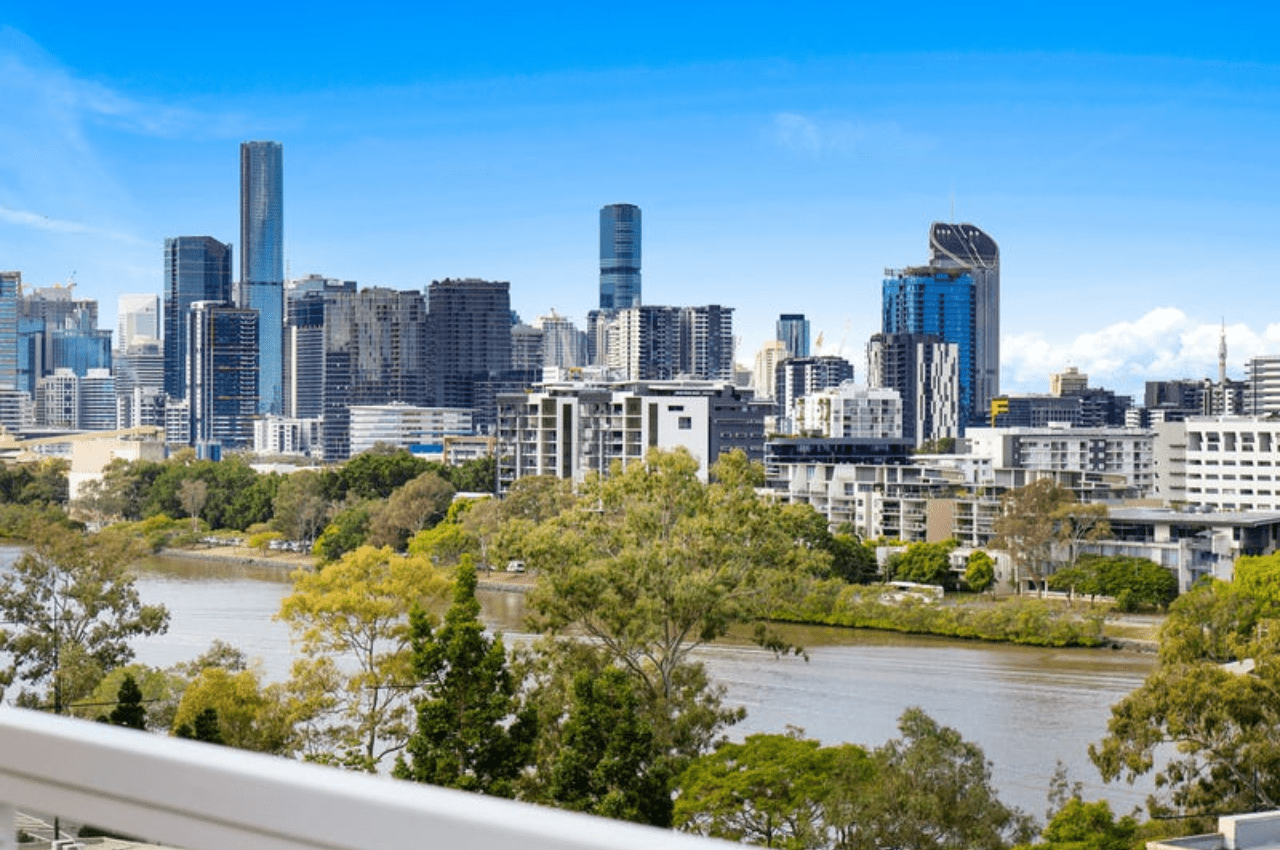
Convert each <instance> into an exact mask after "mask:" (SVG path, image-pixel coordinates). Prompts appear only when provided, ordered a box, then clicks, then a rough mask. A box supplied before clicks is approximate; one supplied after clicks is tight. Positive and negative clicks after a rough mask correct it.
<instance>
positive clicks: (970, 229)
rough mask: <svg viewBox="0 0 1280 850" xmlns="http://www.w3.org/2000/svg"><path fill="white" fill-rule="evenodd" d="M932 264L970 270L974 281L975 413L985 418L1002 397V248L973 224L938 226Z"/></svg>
mask: <svg viewBox="0 0 1280 850" xmlns="http://www.w3.org/2000/svg"><path fill="white" fill-rule="evenodd" d="M929 262H930V263H931V264H932V265H934V266H937V267H940V268H963V269H967V270H968V271H969V275H970V277H972V278H973V367H972V368H973V378H972V381H973V405H974V407H973V412H974V413H975V414H976V415H977V416H978V417H979V418H984V417H985V416H986V413H987V409H988V408H989V407H990V406H991V399H993V398H995V397H996V396H998V395H1000V247H999V246H998V245H996V241H995V240H994V239H992V238H991V237H990V236H988V235H987V234H986V233H984V232H983V231H982V230H981V229H979V228H977V227H975V226H974V225H972V224H944V223H940V222H935V223H934V224H933V226H932V227H930V228H929Z"/></svg>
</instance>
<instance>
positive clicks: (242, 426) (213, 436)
mask: <svg viewBox="0 0 1280 850" xmlns="http://www.w3.org/2000/svg"><path fill="white" fill-rule="evenodd" d="M257 342H258V314H257V313H256V312H255V311H253V310H249V309H246V308H241V307H233V306H232V305H231V304H227V303H224V302H217V301H197V302H195V303H194V304H192V305H191V308H190V309H189V310H188V311H187V362H186V367H187V369H186V372H187V403H188V407H189V411H190V416H191V442H192V443H193V444H194V445H196V446H198V447H204V446H218V447H219V448H227V449H232V448H246V447H249V446H252V445H253V418H254V415H255V414H256V413H257V411H258V397H257V389H258V374H257V373H258V362H259V361H258V356H257V352H256V351H255V349H256V348H257Z"/></svg>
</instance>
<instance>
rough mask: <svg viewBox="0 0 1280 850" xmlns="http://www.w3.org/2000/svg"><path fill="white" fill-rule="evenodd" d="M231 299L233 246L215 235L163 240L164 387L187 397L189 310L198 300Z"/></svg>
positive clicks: (176, 395)
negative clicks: (214, 236) (220, 240)
mask: <svg viewBox="0 0 1280 850" xmlns="http://www.w3.org/2000/svg"><path fill="white" fill-rule="evenodd" d="M230 300H231V246H230V245H227V244H223V243H222V242H219V241H218V240H217V239H214V238H213V237H212V236H176V237H173V238H171V239H166V240H164V391H165V393H166V394H167V395H168V396H169V397H170V398H173V399H183V398H186V397H187V377H186V364H187V313H188V311H189V310H190V309H191V305H192V304H194V303H196V302H197V301H219V302H225V301H230Z"/></svg>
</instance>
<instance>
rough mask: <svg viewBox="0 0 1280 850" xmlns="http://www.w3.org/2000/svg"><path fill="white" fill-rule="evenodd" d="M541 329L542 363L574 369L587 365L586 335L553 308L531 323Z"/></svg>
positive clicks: (570, 320)
mask: <svg viewBox="0 0 1280 850" xmlns="http://www.w3.org/2000/svg"><path fill="white" fill-rule="evenodd" d="M533 326H534V327H535V328H541V329H542V365H543V366H555V367H558V368H560V369H574V368H577V367H579V366H586V365H587V335H586V334H585V333H583V332H582V331H580V330H578V328H577V327H576V326H575V325H574V324H573V320H572V319H568V318H565V317H564V316H561V315H560V314H559V313H557V312H556V311H555V310H552V311H551V314H550V315H549V316H540V317H538V319H537V320H536V321H535V322H534V323H533Z"/></svg>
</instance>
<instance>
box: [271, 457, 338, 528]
mask: <svg viewBox="0 0 1280 850" xmlns="http://www.w3.org/2000/svg"><path fill="white" fill-rule="evenodd" d="M331 510H332V506H331V505H330V503H329V500H328V499H326V498H325V497H324V480H323V478H321V476H320V474H319V473H318V472H316V471H315V470H313V469H302V470H299V471H297V472H295V473H293V474H292V475H286V476H285V477H284V480H282V481H281V482H280V486H279V488H277V490H276V496H275V500H274V502H273V504H272V519H271V524H272V525H273V526H274V527H275V528H276V529H277V530H278V531H280V532H281V533H283V534H284V535H286V536H287V537H288V538H289V539H290V540H301V541H303V542H304V543H306V544H307V546H310V545H311V544H312V543H313V542H314V541H315V539H316V535H317V534H319V533H320V529H322V528H324V524H325V521H326V520H327V519H328V518H329V514H330V511H331Z"/></svg>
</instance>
